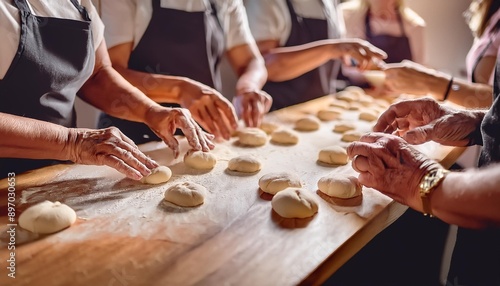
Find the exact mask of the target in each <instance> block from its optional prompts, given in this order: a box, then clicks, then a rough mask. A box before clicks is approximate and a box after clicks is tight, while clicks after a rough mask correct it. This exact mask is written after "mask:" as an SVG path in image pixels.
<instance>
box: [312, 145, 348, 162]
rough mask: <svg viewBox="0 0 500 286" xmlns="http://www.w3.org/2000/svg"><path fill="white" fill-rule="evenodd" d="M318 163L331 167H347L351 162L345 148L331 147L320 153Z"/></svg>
mask: <svg viewBox="0 0 500 286" xmlns="http://www.w3.org/2000/svg"><path fill="white" fill-rule="evenodd" d="M318 161H320V162H322V163H326V164H330V165H345V164H347V162H348V161H349V157H348V156H347V151H346V150H345V149H344V148H342V147H340V146H331V147H327V148H324V149H322V150H320V151H319V156H318Z"/></svg>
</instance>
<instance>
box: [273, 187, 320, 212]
mask: <svg viewBox="0 0 500 286" xmlns="http://www.w3.org/2000/svg"><path fill="white" fill-rule="evenodd" d="M271 206H272V207H273V210H274V211H275V212H276V213H277V214H279V215H280V216H281V217H284V218H306V217H311V216H313V215H314V214H315V213H317V212H318V203H317V201H316V198H314V196H313V195H312V194H311V193H310V192H309V191H308V190H306V189H301V188H286V189H284V190H283V191H281V192H279V193H277V194H276V195H275V196H274V197H273V199H272V200H271Z"/></svg>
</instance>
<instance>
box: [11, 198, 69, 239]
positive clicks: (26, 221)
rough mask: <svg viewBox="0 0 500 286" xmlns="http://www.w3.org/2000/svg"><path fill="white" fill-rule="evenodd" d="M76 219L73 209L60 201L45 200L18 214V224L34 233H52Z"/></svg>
mask: <svg viewBox="0 0 500 286" xmlns="http://www.w3.org/2000/svg"><path fill="white" fill-rule="evenodd" d="M75 221H76V213H75V211H74V210H73V209H72V208H70V207H68V206H67V205H65V204H61V203H60V202H55V203H53V202H50V201H45V202H43V203H39V204H37V205H34V206H31V207H29V208H27V209H26V210H25V211H24V212H23V213H22V214H21V215H20V216H19V225H20V226H21V227H22V228H24V229H26V230H29V231H31V232H34V233H42V234H47V233H54V232H58V231H60V230H62V229H65V228H67V227H69V226H71V225H72V224H73V223H74V222H75Z"/></svg>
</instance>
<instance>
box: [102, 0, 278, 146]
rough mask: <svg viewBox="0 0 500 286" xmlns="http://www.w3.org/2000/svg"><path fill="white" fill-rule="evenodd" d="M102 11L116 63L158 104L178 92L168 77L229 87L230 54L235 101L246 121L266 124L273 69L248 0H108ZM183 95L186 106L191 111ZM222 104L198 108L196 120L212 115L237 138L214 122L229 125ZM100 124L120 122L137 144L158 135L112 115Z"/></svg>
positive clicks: (218, 132) (216, 130)
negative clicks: (251, 21)
mask: <svg viewBox="0 0 500 286" xmlns="http://www.w3.org/2000/svg"><path fill="white" fill-rule="evenodd" d="M101 14H102V19H103V21H104V23H105V25H106V31H105V37H106V40H107V41H108V43H109V53H110V56H111V60H112V62H113V66H115V68H116V69H117V70H118V71H119V72H120V73H121V74H122V75H123V76H124V77H125V78H126V79H128V80H129V81H130V82H132V83H133V84H134V85H135V86H137V87H138V88H140V89H141V90H143V91H144V92H145V93H146V94H147V95H148V96H149V97H150V98H152V99H154V100H155V101H157V102H161V103H167V102H170V101H169V100H170V98H168V95H167V93H168V91H169V90H178V88H177V87H172V84H171V82H170V81H169V79H168V77H167V75H175V76H182V77H188V78H190V79H192V80H196V81H199V82H200V83H202V84H204V85H206V86H209V87H211V88H214V89H215V90H221V77H220V74H219V62H220V60H221V57H222V56H223V55H224V54H226V56H227V57H228V58H229V61H230V63H231V64H232V66H233V68H234V70H235V71H236V73H237V74H238V76H239V78H238V82H237V84H236V95H235V97H234V100H233V102H234V104H235V107H236V110H237V111H238V113H239V115H240V116H241V117H242V118H243V120H244V122H245V124H246V125H247V126H258V125H259V124H260V122H261V120H262V116H263V115H264V114H265V113H266V112H267V111H269V108H270V106H271V100H272V98H271V97H270V96H269V95H268V94H267V93H265V92H263V91H262V90H261V87H262V85H263V84H264V82H265V80H266V77H267V72H266V69H265V66H264V62H263V60H262V57H261V56H260V54H259V52H258V49H257V47H256V45H255V41H254V40H253V38H252V36H251V33H250V31H249V29H248V24H247V20H246V14H245V9H244V7H243V4H242V2H241V0H236V1H229V0H210V1H209V0H189V1H180V0H124V1H102V3H101ZM178 91H179V90H178ZM187 93H189V91H187ZM179 96H180V97H181V98H180V102H181V105H182V106H186V107H188V108H190V107H189V102H185V101H184V100H183V98H182V94H181V95H179ZM203 100H207V101H210V99H209V98H207V99H203ZM216 107H217V106H211V107H207V108H201V109H197V110H192V109H191V111H192V113H193V115H194V116H195V118H198V117H201V118H208V119H209V120H205V123H206V124H205V125H204V127H205V128H206V129H208V130H210V131H213V132H214V133H215V134H216V135H220V136H222V137H224V138H226V139H229V137H230V134H231V132H230V131H232V130H230V129H220V128H216V127H214V126H211V123H210V119H211V120H212V121H213V122H218V121H222V122H224V118H219V117H217V116H214V115H213V114H214V112H212V109H214V108H216ZM99 124H100V126H105V125H114V126H117V127H118V128H120V130H122V131H123V132H124V133H125V134H126V135H128V136H130V137H131V138H132V139H133V140H134V141H135V142H137V143H142V142H147V141H151V140H153V139H154V138H156V136H154V134H152V133H151V132H149V130H148V129H147V128H145V126H143V125H140V124H135V123H132V122H127V121H122V120H118V119H116V118H114V117H111V116H108V115H104V117H101V119H100V123H99ZM221 125H222V124H221ZM235 127H236V125H235V124H232V129H234V128H235ZM220 136H219V137H220Z"/></svg>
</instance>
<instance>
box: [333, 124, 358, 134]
mask: <svg viewBox="0 0 500 286" xmlns="http://www.w3.org/2000/svg"><path fill="white" fill-rule="evenodd" d="M354 129H356V125H355V124H354V123H351V122H339V123H337V124H335V126H333V132H336V133H344V132H346V131H350V130H354Z"/></svg>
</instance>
